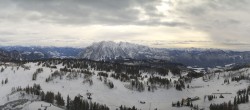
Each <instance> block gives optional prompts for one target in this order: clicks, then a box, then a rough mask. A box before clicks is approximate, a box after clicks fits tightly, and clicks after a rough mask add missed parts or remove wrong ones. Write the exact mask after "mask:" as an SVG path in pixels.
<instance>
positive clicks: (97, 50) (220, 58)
mask: <svg viewBox="0 0 250 110" xmlns="http://www.w3.org/2000/svg"><path fill="white" fill-rule="evenodd" d="M48 58H83V59H90V60H95V61H117V60H128V59H129V60H131V59H134V60H154V59H155V60H165V61H169V62H176V63H181V64H184V65H187V66H197V67H214V66H224V65H226V64H233V63H235V64H238V63H248V62H250V52H249V51H246V52H238V51H229V50H220V49H197V48H188V49H165V48H151V47H148V46H143V45H138V44H133V43H128V42H119V43H116V42H112V41H102V42H97V43H93V44H92V45H90V46H88V47H86V48H84V49H83V48H71V47H34V46H32V47H23V46H5V47H0V59H1V60H34V59H48Z"/></svg>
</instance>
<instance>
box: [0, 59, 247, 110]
mask: <svg viewBox="0 0 250 110" xmlns="http://www.w3.org/2000/svg"><path fill="white" fill-rule="evenodd" d="M25 65H26V66H28V67H30V70H25V69H24V68H21V67H20V68H19V69H17V67H16V66H15V65H9V66H6V67H5V66H0V68H5V69H4V71H3V72H1V73H0V81H2V80H5V79H6V78H8V83H7V84H2V85H0V105H4V104H6V103H8V102H12V101H15V100H20V99H28V100H26V101H24V102H23V103H24V104H22V105H18V106H17V108H21V109H22V110H38V109H39V108H41V109H43V107H41V105H44V106H47V105H50V104H49V103H46V102H42V101H38V100H37V97H36V96H24V97H22V96H20V93H14V94H11V89H12V88H13V87H19V86H21V87H22V88H25V87H27V86H28V85H30V86H32V85H33V84H40V85H41V88H42V90H43V91H52V92H55V93H57V92H60V93H61V94H62V96H63V97H64V99H65V100H66V99H67V96H68V95H69V96H70V98H71V99H73V98H74V97H75V96H77V95H82V96H83V98H84V99H87V96H86V93H87V91H89V92H91V93H93V95H92V98H93V99H92V102H98V103H100V104H106V105H107V106H108V107H109V108H110V109H111V110H115V109H116V108H119V106H120V105H126V106H128V107H132V106H135V107H136V108H138V109H141V110H153V109H155V108H157V110H190V109H191V108H189V107H179V108H177V107H172V102H176V101H180V100H181V99H183V98H188V97H195V96H198V97H200V100H197V101H193V104H194V105H199V107H200V108H204V109H205V110H209V106H210V104H211V103H216V104H217V103H223V102H228V101H229V100H231V101H233V100H234V97H235V96H236V95H237V94H236V93H237V91H238V90H240V89H245V88H247V87H248V86H249V81H246V80H241V81H239V82H230V84H224V79H225V78H226V76H227V75H228V74H248V73H250V70H249V69H248V68H245V69H241V70H239V71H234V72H223V73H216V74H214V75H211V77H212V78H211V79H210V80H208V81H207V82H205V81H203V79H202V78H198V79H193V80H192V82H191V83H189V86H190V87H189V88H186V89H183V90H182V91H177V90H176V89H175V88H170V89H166V88H158V89H157V90H155V91H154V92H148V91H147V90H146V91H144V92H138V91H133V90H130V89H127V88H126V87H125V85H126V84H128V82H121V81H119V80H115V79H113V78H111V77H109V78H108V79H109V80H111V81H112V82H113V83H114V88H113V89H110V88H108V87H107V86H106V85H104V84H103V82H101V81H100V80H99V79H98V78H99V77H98V76H97V75H94V76H92V80H93V85H89V84H84V83H83V80H82V78H78V79H74V80H67V79H66V77H65V76H64V77H62V78H61V79H60V78H57V79H54V80H53V81H50V82H45V79H46V78H48V77H49V76H50V74H51V73H52V72H54V71H56V70H59V69H60V68H63V66H62V65H56V66H57V69H51V68H47V67H42V66H37V63H28V64H25ZM38 68H43V72H42V73H40V74H39V75H38V76H37V80H36V81H33V80H32V75H33V73H34V72H35V71H36V70H37V69H38ZM92 71H93V72H95V73H96V74H97V73H98V72H99V71H94V70H92ZM218 75H219V78H218ZM166 77H169V78H170V77H172V75H171V74H169V76H166ZM173 80H174V79H173ZM212 93H232V94H225V95H224V97H225V98H218V99H214V100H212V101H208V100H204V96H205V95H211V94H212ZM216 96H217V97H219V95H216ZM140 101H144V102H145V104H141V103H140ZM2 109H3V110H4V109H7V108H2ZM64 109H65V108H63V107H61V108H60V107H56V106H54V105H51V107H49V108H48V109H47V110H64ZM239 109H240V110H249V109H250V104H249V103H246V104H240V105H239Z"/></svg>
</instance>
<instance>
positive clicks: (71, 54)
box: [0, 46, 83, 60]
mask: <svg viewBox="0 0 250 110" xmlns="http://www.w3.org/2000/svg"><path fill="white" fill-rule="evenodd" d="M0 48H1V49H2V50H3V51H5V52H6V53H13V52H15V51H16V54H19V55H18V57H11V58H9V59H22V60H34V59H48V58H76V57H77V56H78V54H79V53H80V52H81V51H83V49H81V48H71V47H39V46H31V47H23V46H5V47H0ZM0 54H1V53H0Z"/></svg>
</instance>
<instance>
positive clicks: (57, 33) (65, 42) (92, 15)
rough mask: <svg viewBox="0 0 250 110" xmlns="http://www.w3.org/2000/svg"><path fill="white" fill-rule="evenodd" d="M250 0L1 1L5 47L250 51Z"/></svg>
mask: <svg viewBox="0 0 250 110" xmlns="http://www.w3.org/2000/svg"><path fill="white" fill-rule="evenodd" d="M249 12H250V1H249V0H1V1H0V45H25V46H26V45H41V46H72V47H85V46H88V45H90V44H91V43H92V42H97V41H102V40H112V41H127V42H133V43H139V44H144V45H149V46H153V47H159V48H186V47H197V48H222V49H237V50H239V49H240V50H250V47H249V45H250V37H249V31H250V14H249Z"/></svg>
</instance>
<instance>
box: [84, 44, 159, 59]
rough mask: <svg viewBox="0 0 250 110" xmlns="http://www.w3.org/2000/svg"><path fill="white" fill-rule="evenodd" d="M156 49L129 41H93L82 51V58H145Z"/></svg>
mask: <svg viewBox="0 0 250 110" xmlns="http://www.w3.org/2000/svg"><path fill="white" fill-rule="evenodd" d="M153 50H154V49H152V48H149V47H147V46H143V45H138V44H133V43H128V42H119V43H116V42H113V41H102V42H97V43H93V44H92V45H91V46H89V47H87V48H86V49H85V50H84V51H83V52H82V53H80V56H79V57H80V58H86V59H91V60H110V59H117V58H132V59H145V58H148V57H151V56H152V53H154V52H152V51H153Z"/></svg>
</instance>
